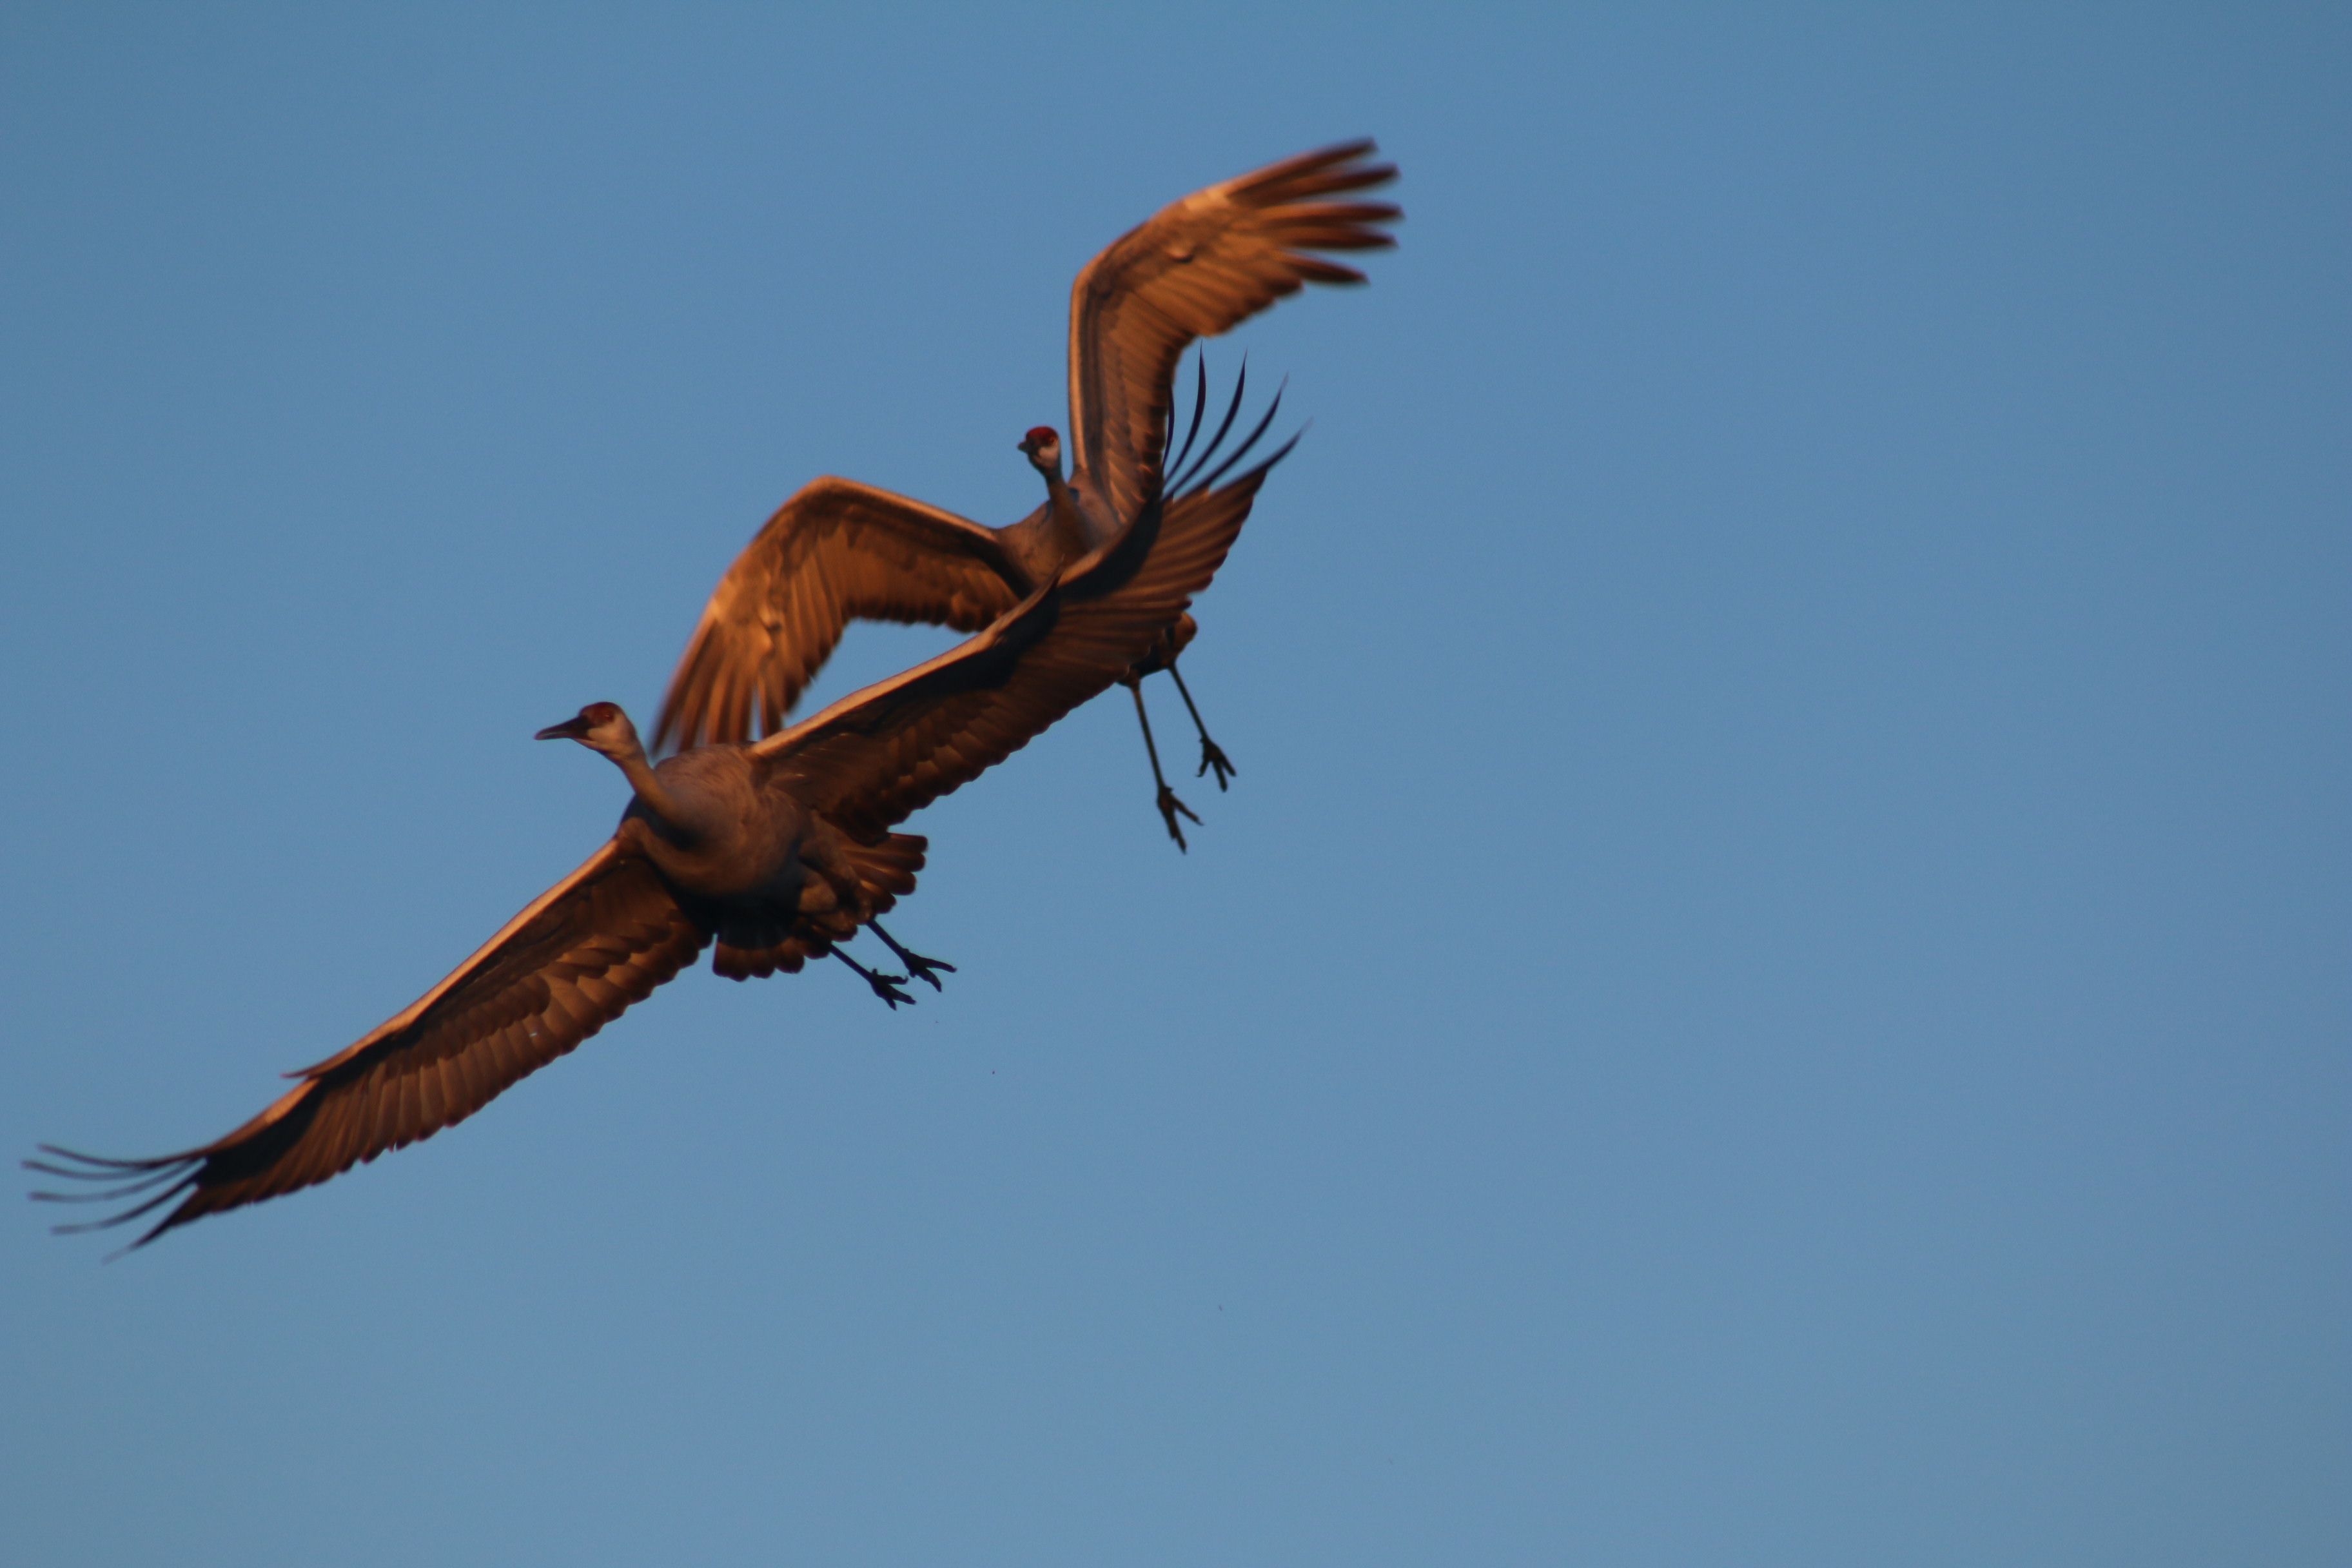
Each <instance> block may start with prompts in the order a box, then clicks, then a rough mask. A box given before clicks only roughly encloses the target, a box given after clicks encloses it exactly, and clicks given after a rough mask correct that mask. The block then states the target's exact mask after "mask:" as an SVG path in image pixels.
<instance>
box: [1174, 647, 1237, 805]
mask: <svg viewBox="0 0 2352 1568" xmlns="http://www.w3.org/2000/svg"><path fill="white" fill-rule="evenodd" d="M1168 679H1171V680H1172V681H1174V682H1175V683H1176V690H1177V694H1178V695H1179V696H1181V697H1182V698H1183V699H1184V708H1185V710H1186V711H1187V712H1189V713H1191V714H1192V728H1194V729H1195V730H1198V731H1201V773H1207V772H1208V771H1209V770H1210V769H1211V768H1214V769H1216V770H1217V793H1218V794H1219V795H1223V794H1224V793H1225V780H1227V779H1228V778H1231V777H1232V776H1233V775H1234V774H1235V773H1239V772H1241V769H1239V768H1237V767H1235V766H1234V764H1233V761H1232V759H1230V758H1229V757H1227V756H1226V755H1225V752H1224V748H1223V747H1222V746H1220V745H1218V744H1217V743H1216V742H1214V741H1212V740H1211V739H1209V727H1208V726H1207V725H1206V724H1203V723H1202V722H1201V710H1200V709H1199V708H1198V707H1197V706H1195V705H1194V704H1193V701H1192V692H1190V691H1189V690H1187V689H1185V686H1184V677H1183V675H1182V674H1181V672H1180V671H1179V670H1178V669H1177V668H1176V661H1175V660H1174V659H1172V658H1171V659H1170V660H1169V661H1168ZM1201 773H1194V774H1193V775H1192V776H1193V777H1194V778H1199V777H1200V776H1201Z"/></svg>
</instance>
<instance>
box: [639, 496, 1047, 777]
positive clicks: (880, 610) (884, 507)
mask: <svg viewBox="0 0 2352 1568" xmlns="http://www.w3.org/2000/svg"><path fill="white" fill-rule="evenodd" d="M1033 586H1034V584H1031V583H1030V582H1029V581H1028V580H1027V578H1026V575H1025V574H1024V573H1023V572H1022V571H1021V569H1020V567H1019V565H1018V564H1017V563H1015V562H1014V561H1013V558H1012V557H1011V556H1010V555H1008V554H1007V553H1006V552H1005V550H1004V547H1003V545H1002V544H1001V543H999V542H997V538H996V535H995V534H994V533H993V532H992V531H990V530H988V529H985V528H982V526H981V525H980V524H978V523H976V522H971V521H967V520H965V519H963V518H961V517H958V516H956V515H955V514H954V513H953V512H950V511H941V510H940V509H939V508H937V507H931V506H925V505H924V504H923V503H922V502H920V501H918V500H908V499H907V498H906V497H905V496H899V495H892V494H891V493H890V492H889V491H888V490H878V489H875V488H874V487H873V486H871V485H861V484H856V483H853V482H851V481H850V480H848V479H833V478H830V477H827V478H824V479H813V480H811V481H810V482H809V483H808V484H806V485H804V486H803V487H802V489H801V490H800V491H799V493H798V494H796V495H794V496H793V498H792V500H788V501H786V502H785V503H784V504H783V505H782V507H780V508H778V509H777V510H776V515H775V516H773V517H772V518H770V519H769V520H768V522H767V526H765V527H764V528H762V529H761V530H760V531H759V534H758V536H757V537H755V538H754V539H753V540H752V541H751V543H750V544H749V545H747V546H745V547H744V550H743V553H742V554H740V555H739V556H737V557H736V558H735V563H734V564H733V565H731V566H730V567H729V568H728V569H727V574H726V575H725V576H723V577H721V578H720V579H719V587H718V590H717V591H716V592H715V593H713V594H712V595H710V603H709V605H706V606H704V608H703V611H702V622H701V624H700V625H699V626H696V627H695V629H694V638H693V640H692V641H691V642H689V643H688V645H687V649H686V657H685V658H682V659H680V660H679V661H678V666H677V674H676V675H673V676H672V677H670V683H669V694H668V695H667V697H665V698H664V699H663V700H662V710H661V717H660V718H659V719H658V720H656V721H655V724H654V747H655V749H656V751H660V750H662V749H665V748H667V747H671V746H676V747H678V748H681V749H683V748H686V747H690V746H699V745H709V744H713V743H718V742H743V741H750V740H752V739H754V738H756V737H757V736H759V735H761V734H767V733H771V732H772V731H777V730H781V729H782V728H783V722H784V715H785V714H786V713H787V712H789V711H791V710H792V706H793V703H794V702H795V701H797V700H799V698H800V694H801V691H802V689H803V688H805V687H806V686H807V685H808V683H809V681H810V680H811V679H814V677H815V675H816V672H817V671H818V670H819V669H820V668H823V667H824V661H825V660H826V659H827V658H831V657H832V654H833V650H834V648H835V647H836V646H837V645H838V644H839V643H840V641H841V634H842V630H843V628H844V627H845V626H847V625H848V624H849V623H850V622H851V621H854V620H876V621H921V622H929V623H933V624H939V625H945V626H953V627H954V628H955V629H956V630H958V631H963V632H971V631H978V630H979V629H980V628H981V627H982V626H986V625H988V623H989V622H991V621H992V620H994V619H995V618H996V617H997V616H1001V615H1003V613H1004V612H1005V611H1006V610H1009V609H1011V608H1012V607H1013V605H1015V604H1017V603H1018V602H1019V601H1020V599H1021V595H1024V594H1025V593H1027V592H1028V591H1029V589H1030V588H1031V587H1033Z"/></svg>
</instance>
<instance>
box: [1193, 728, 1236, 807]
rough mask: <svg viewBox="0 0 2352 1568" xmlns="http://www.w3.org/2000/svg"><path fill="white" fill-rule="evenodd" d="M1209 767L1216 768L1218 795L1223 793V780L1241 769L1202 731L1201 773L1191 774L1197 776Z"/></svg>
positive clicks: (1221, 747) (1205, 771)
mask: <svg viewBox="0 0 2352 1568" xmlns="http://www.w3.org/2000/svg"><path fill="white" fill-rule="evenodd" d="M1211 768H1214V769H1216V770H1217V793H1218V794H1220V795H1223V793H1224V790H1225V781H1226V780H1227V779H1229V778H1232V777H1233V776H1234V774H1235V773H1239V772H1241V769H1239V768H1237V767H1235V766H1234V763H1233V759H1232V758H1230V757H1228V756H1226V755H1225V749H1224V748H1223V746H1220V745H1218V744H1217V743H1216V742H1214V741H1212V740H1211V739H1209V737H1208V735H1207V734H1206V733H1205V732H1204V733H1202V736H1201V773H1207V772H1208V771H1209V770H1210V769H1211ZM1201 773H1194V774H1193V775H1192V776H1193V777H1194V778H1199V777H1200V776H1201Z"/></svg>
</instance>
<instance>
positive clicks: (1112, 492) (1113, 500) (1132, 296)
mask: <svg viewBox="0 0 2352 1568" xmlns="http://www.w3.org/2000/svg"><path fill="white" fill-rule="evenodd" d="M1373 152H1374V148H1373V145H1372V143H1371V142H1369V141H1363V142H1346V143H1344V144H1342V145H1340V146H1336V147H1326V148H1324V149H1322V150H1321V151H1319V152H1314V153H1302V154H1300V155H1299V156H1297V157H1296V158H1290V159H1286V160H1285V161H1283V162H1282V163H1275V164H1272V165H1270V166H1269V167H1266V168H1264V169H1260V170H1258V171H1257V172H1256V173H1255V174H1244V175H1242V176H1241V177H1240V178H1238V179H1234V180H1228V181H1226V182H1225V183H1224V184H1219V185H1211V186H1210V187H1209V188H1208V189H1206V190H1203V191H1196V192H1194V193H1193V194H1192V195H1189V196H1186V197H1185V198H1183V199H1182V200H1181V201H1179V202H1174V203H1171V205H1168V206H1165V207H1162V208H1161V209H1160V211H1159V212H1158V213H1156V214H1154V215H1153V216H1152V217H1151V218H1150V220H1148V221H1147V222H1145V223H1143V224H1141V225H1140V226H1138V227H1136V228H1133V229H1131V230H1129V232H1128V233H1126V234H1125V235H1122V236H1121V237H1119V238H1118V239H1116V240H1114V241H1112V242H1111V244H1110V245H1109V246H1108V247H1107V248H1106V249H1105V250H1104V251H1103V253H1102V254H1101V255H1099V256H1097V257H1096V258H1094V260H1092V261H1091V262H1089V263H1087V268H1086V270H1085V271H1083V272H1081V273H1079V274H1078V279H1077V282H1076V285H1074V286H1073V287H1072V289H1071V290H1070V437H1071V456H1072V459H1073V461H1074V462H1075V464H1076V468H1077V469H1078V470H1079V471H1080V472H1082V473H1083V474H1084V475H1085V476H1086V477H1087V480H1088V481H1089V482H1090V483H1092V484H1094V485H1095V486H1097V487H1098V489H1100V491H1101V493H1102V495H1103V496H1104V499H1105V500H1107V501H1108V503H1109V505H1110V507H1111V509H1112V510H1113V512H1114V513H1115V514H1116V515H1117V516H1119V517H1122V518H1128V517H1134V516H1136V515H1137V514H1138V513H1139V511H1140V510H1141V509H1142V507H1143V504H1144V502H1145V500H1146V499H1147V498H1148V497H1150V496H1151V495H1153V494H1154V493H1156V492H1157V490H1158V489H1159V485H1160V478H1161V475H1160V457H1161V454H1162V451H1163V448H1164V447H1165V445H1166V440H1167V435H1168V416H1169V408H1170V405H1171V401H1172V384H1173V382H1174V379H1175V374H1176V364H1177V362H1178V361H1179V360H1180V359H1181V358H1182V357H1183V353H1184V349H1185V347H1186V345H1187V344H1189V343H1191V342H1192V341H1193V340H1194V339H1196V338H1207V337H1214V336H1216V335H1217V334H1218V333H1219V332H1223V331H1227V330H1229V329H1231V328H1233V327H1235V326H1238V325H1239V324H1240V323H1241V322H1243V321H1246V320H1248V319H1249V318H1250V317H1251V316H1254V315H1255V314H1257V312H1259V311H1260V310H1265V308H1266V307H1267V306H1269V305H1271V304H1273V303H1274V302H1275V301H1276V300H1279V299H1281V298H1282V297H1283V296H1284V295H1286V294H1293V293H1296V292H1297V290H1298V289H1299V288H1300V286H1301V285H1303V284H1307V283H1360V282H1362V281H1363V280H1364V275H1363V274H1362V273H1360V272H1359V271H1357V270H1356V269H1355V268H1352V267H1349V266H1346V265H1343V264H1342V263H1339V262H1336V261H1331V260H1328V259H1327V258H1322V257H1317V256H1311V255H1307V254H1305V253H1306V252H1308V251H1317V250H1325V251H1328V250H1340V251H1349V250H1372V249H1378V248H1381V247H1385V246H1391V245H1394V244H1395V243H1396V241H1395V238H1394V237H1392V236H1391V235H1390V234H1388V233H1387V232H1386V230H1385V228H1384V227H1383V226H1384V225H1388V224H1392V223H1394V222H1396V221H1397V220H1398V219H1399V218H1401V217H1402V216H1403V214H1402V212H1401V211H1400V210H1399V209H1398V208H1397V207H1395V206H1393V205H1390V204H1389V203H1386V202H1364V201H1348V202H1324V201H1318V200H1317V199H1316V198H1318V197H1320V196H1326V195H1339V194H1341V193H1345V192H1352V191H1360V190H1364V189H1367V188H1369V187H1370V186H1374V185H1379V184H1385V183H1386V182H1387V181H1389V180H1391V179H1393V178H1395V177H1396V170H1395V168H1394V167H1393V166H1391V165H1390V164H1386V163H1369V162H1367V161H1366V160H1368V159H1369V158H1370V157H1371V155H1372V153H1373Z"/></svg>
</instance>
